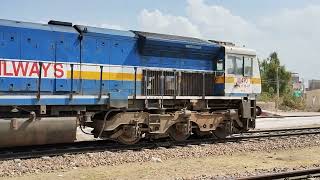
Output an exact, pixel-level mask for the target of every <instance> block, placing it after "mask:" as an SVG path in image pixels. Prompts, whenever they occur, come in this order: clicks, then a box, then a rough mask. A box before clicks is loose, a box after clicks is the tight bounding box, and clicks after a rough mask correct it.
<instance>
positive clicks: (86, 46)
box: [81, 34, 110, 97]
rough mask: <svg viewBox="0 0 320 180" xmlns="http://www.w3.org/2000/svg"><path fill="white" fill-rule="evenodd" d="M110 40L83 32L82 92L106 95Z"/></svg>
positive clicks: (108, 76) (108, 77)
mask: <svg viewBox="0 0 320 180" xmlns="http://www.w3.org/2000/svg"><path fill="white" fill-rule="evenodd" d="M109 46H110V41H109V40H108V39H107V38H104V37H99V36H91V35H86V34H84V36H83V39H82V46H81V80H82V92H83V93H84V94H90V95H97V96H99V97H101V96H103V95H106V94H107V92H108V89H109V84H110V82H109V79H110V73H109V72H110V66H109V60H110V50H109Z"/></svg>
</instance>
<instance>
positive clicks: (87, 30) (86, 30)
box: [75, 25, 135, 38]
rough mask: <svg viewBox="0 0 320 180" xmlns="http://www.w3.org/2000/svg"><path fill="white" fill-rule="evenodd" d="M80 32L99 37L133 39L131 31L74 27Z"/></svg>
mask: <svg viewBox="0 0 320 180" xmlns="http://www.w3.org/2000/svg"><path fill="white" fill-rule="evenodd" d="M75 26H76V27H77V28H78V29H79V30H80V31H81V32H83V33H86V34H91V35H101V36H122V37H128V38H134V37H135V34H134V33H133V32H131V31H122V30H116V29H108V28H99V27H92V26H84V25H75Z"/></svg>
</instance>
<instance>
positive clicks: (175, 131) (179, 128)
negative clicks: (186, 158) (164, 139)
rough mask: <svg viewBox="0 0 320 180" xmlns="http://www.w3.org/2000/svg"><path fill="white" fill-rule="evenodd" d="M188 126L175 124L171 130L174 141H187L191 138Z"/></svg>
mask: <svg viewBox="0 0 320 180" xmlns="http://www.w3.org/2000/svg"><path fill="white" fill-rule="evenodd" d="M186 126H187V124H175V125H173V126H171V127H170V128H169V133H168V134H169V137H170V138H171V139H172V140H174V141H185V140H187V139H188V138H189V137H190V132H189V131H188V127H186Z"/></svg>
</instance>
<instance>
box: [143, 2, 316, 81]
mask: <svg viewBox="0 0 320 180" xmlns="http://www.w3.org/2000/svg"><path fill="white" fill-rule="evenodd" d="M187 2H188V5H187V8H186V16H175V15H172V14H166V13H163V12H161V11H160V10H154V11H150V10H146V9H144V10H143V11H141V13H140V15H139V18H138V19H139V25H140V28H141V29H142V30H145V31H152V32H160V33H169V34H177V35H184V36H196V37H203V38H206V39H216V40H225V41H232V42H236V43H237V44H238V45H246V46H248V47H251V48H254V49H256V50H257V51H258V53H259V54H260V56H262V58H265V57H266V56H268V55H269V53H271V52H272V51H274V50H276V51H278V52H279V55H280V58H281V60H282V62H283V63H285V65H286V66H287V67H289V69H290V70H292V71H295V72H299V73H301V74H302V75H303V76H305V77H306V78H309V79H310V78H315V77H317V78H320V73H318V67H320V59H319V60H318V59H317V58H318V57H320V56H319V54H320V53H318V52H319V50H318V42H320V33H319V32H320V21H319V19H320V6H316V5H310V6H306V7H302V8H299V9H283V10H281V11H279V12H274V13H273V15H272V16H263V15H261V16H260V17H257V18H255V19H257V20H256V21H255V22H250V21H249V20H247V19H245V18H243V17H241V16H239V15H236V14H234V13H233V12H231V11H230V10H228V9H226V8H225V7H222V6H217V5H209V4H208V3H207V2H206V1H204V0H187ZM302 64H303V66H302Z"/></svg>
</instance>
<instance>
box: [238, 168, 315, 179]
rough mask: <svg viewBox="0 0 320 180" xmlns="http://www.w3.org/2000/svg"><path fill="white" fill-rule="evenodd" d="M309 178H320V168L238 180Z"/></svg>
mask: <svg viewBox="0 0 320 180" xmlns="http://www.w3.org/2000/svg"><path fill="white" fill-rule="evenodd" d="M311 178H320V168H315V169H306V170H298V171H291V172H282V173H273V174H266V175H258V176H250V177H243V178H239V179H238V180H265V179H311Z"/></svg>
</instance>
